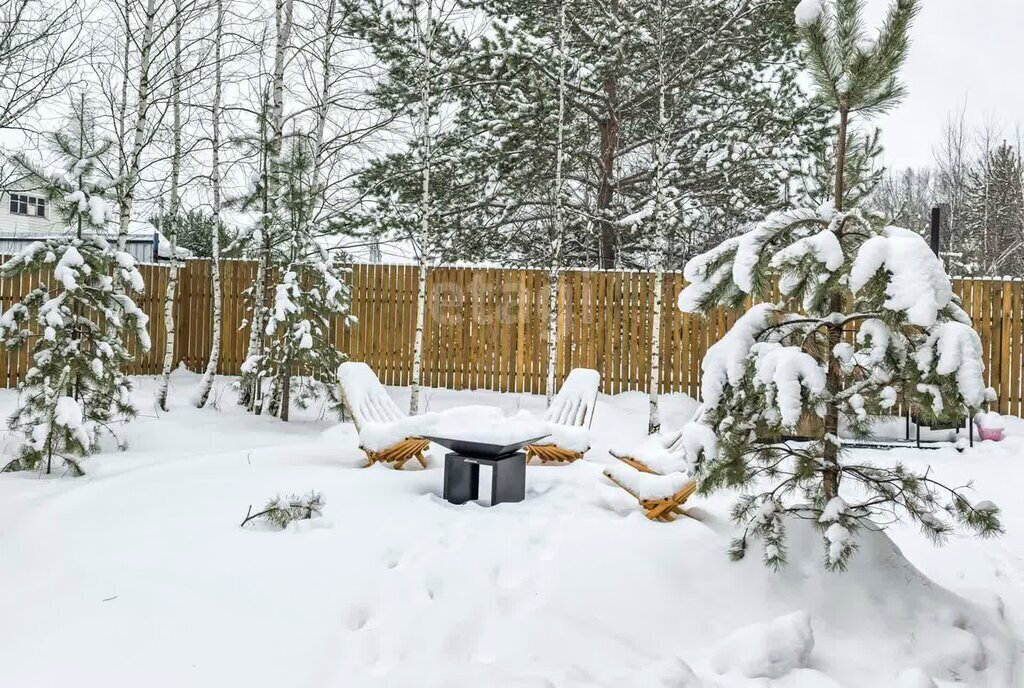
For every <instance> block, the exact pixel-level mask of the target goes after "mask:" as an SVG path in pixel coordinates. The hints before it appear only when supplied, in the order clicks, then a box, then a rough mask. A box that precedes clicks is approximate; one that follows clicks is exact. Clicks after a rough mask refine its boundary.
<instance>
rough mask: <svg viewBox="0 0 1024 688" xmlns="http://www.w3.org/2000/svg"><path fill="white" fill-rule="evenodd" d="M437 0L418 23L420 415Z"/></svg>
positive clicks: (415, 382) (415, 401)
mask: <svg viewBox="0 0 1024 688" xmlns="http://www.w3.org/2000/svg"><path fill="white" fill-rule="evenodd" d="M433 9H434V2H433V0H427V17H426V28H425V29H424V28H423V26H422V25H420V23H419V12H418V9H417V16H416V24H417V26H419V27H420V28H419V37H420V50H421V52H422V55H423V75H422V76H421V77H420V78H421V81H420V103H419V107H420V130H421V135H422V142H421V147H422V150H423V172H422V175H421V176H422V195H421V198H420V228H419V234H420V236H419V240H418V241H417V242H416V243H417V244H418V247H417V248H418V250H419V253H420V270H419V285H418V287H417V292H416V337H415V340H414V341H413V353H412V389H411V390H410V394H409V414H410V415H416V414H417V413H419V409H420V384H421V374H422V370H423V321H424V318H425V316H426V312H425V311H426V308H427V270H428V269H429V266H430V257H429V253H430V251H431V241H430V211H431V205H432V204H431V199H430V163H431V143H432V142H431V140H430V105H431V103H430V98H431V83H430V82H431V78H430V75H431V73H432V70H433V66H432V65H431V60H432V55H431V47H432V43H433V26H432V25H433Z"/></svg>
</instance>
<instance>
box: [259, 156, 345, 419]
mask: <svg viewBox="0 0 1024 688" xmlns="http://www.w3.org/2000/svg"><path fill="white" fill-rule="evenodd" d="M311 148H312V146H311V144H310V142H309V140H308V139H306V138H304V137H293V142H292V144H291V150H290V152H289V155H288V157H287V159H286V160H285V162H284V164H283V165H282V168H281V180H282V192H281V199H280V202H279V203H278V206H277V208H276V213H275V215H276V217H275V222H274V224H275V225H277V226H278V227H279V231H281V232H286V233H287V235H288V237H289V238H288V240H287V241H285V242H283V243H282V244H281V245H280V246H279V247H278V248H277V249H276V251H275V254H276V255H275V260H274V262H275V263H280V264H281V265H282V266H283V267H282V270H281V275H280V280H279V281H278V282H277V284H275V285H274V296H273V302H272V305H271V308H270V312H269V314H268V317H267V325H266V335H267V344H266V348H265V353H264V360H263V361H261V364H260V365H261V368H263V369H265V370H266V371H267V376H268V377H269V378H270V379H271V394H270V408H269V410H270V412H271V414H273V415H276V416H278V417H280V418H281V420H288V415H289V409H290V406H291V404H292V403H293V402H295V403H297V404H298V405H299V406H300V407H305V406H306V405H308V403H309V402H310V401H311V400H313V399H315V398H320V397H324V396H326V397H328V398H330V399H332V400H335V401H336V399H335V393H336V392H335V389H336V382H337V380H336V377H335V375H336V371H337V369H338V366H339V365H341V364H342V363H343V362H344V361H345V360H346V359H347V357H346V356H345V354H344V353H342V352H340V351H338V350H337V348H335V345H334V342H333V341H332V339H333V338H332V336H331V335H332V333H333V331H334V324H333V319H334V318H341V319H342V321H343V323H344V324H346V325H347V324H348V323H349V322H350V320H351V317H350V315H349V305H350V292H349V286H348V284H347V283H346V270H345V269H344V268H342V267H340V266H338V265H335V264H334V263H333V262H332V260H331V258H330V256H329V255H328V253H327V251H326V250H325V249H324V248H323V247H322V246H321V245H320V244H318V243H317V241H316V231H315V227H316V222H315V220H314V210H315V208H316V205H317V202H318V199H319V198H321V197H322V194H323V186H322V184H321V182H320V181H319V178H318V176H317V174H316V171H315V162H314V152H313V151H312V150H311ZM295 384H298V391H297V393H295V391H294V389H293V387H294V385H295Z"/></svg>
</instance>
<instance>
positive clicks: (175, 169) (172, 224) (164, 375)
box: [156, 0, 182, 411]
mask: <svg viewBox="0 0 1024 688" xmlns="http://www.w3.org/2000/svg"><path fill="white" fill-rule="evenodd" d="M181 21H182V19H181V0H175V2H174V56H173V58H172V59H173V64H172V67H171V69H172V73H171V110H172V120H173V121H172V124H171V127H172V132H171V134H172V137H173V141H172V144H171V146H172V150H171V194H170V195H171V198H170V205H169V212H168V219H169V223H168V236H167V239H168V241H169V242H170V244H171V262H170V274H169V275H168V278H167V291H166V293H165V294H164V330H165V332H166V335H167V336H166V347H165V349H164V361H163V369H162V370H161V371H160V385H159V386H158V387H157V392H156V403H157V406H158V407H159V408H160V410H161V411H167V410H168V409H167V389H168V387H169V386H170V381H171V370H172V369H173V368H174V353H175V351H174V348H175V339H176V334H177V333H176V330H175V327H174V301H175V295H176V294H177V292H178V255H177V251H178V212H179V211H180V206H181V199H180V190H179V188H178V187H179V183H180V180H181Z"/></svg>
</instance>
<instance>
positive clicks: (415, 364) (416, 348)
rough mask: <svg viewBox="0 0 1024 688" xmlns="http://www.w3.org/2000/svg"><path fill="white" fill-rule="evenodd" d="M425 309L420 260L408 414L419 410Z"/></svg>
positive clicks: (423, 268)
mask: <svg viewBox="0 0 1024 688" xmlns="http://www.w3.org/2000/svg"><path fill="white" fill-rule="evenodd" d="M426 310H427V262H426V261H425V260H420V269H419V279H418V281H417V287H416V336H415V338H414V339H413V347H412V350H413V355H412V390H411V394H410V395H409V415H413V416H415V415H416V414H417V413H419V411H420V378H421V374H422V368H423V317H424V314H425V312H426Z"/></svg>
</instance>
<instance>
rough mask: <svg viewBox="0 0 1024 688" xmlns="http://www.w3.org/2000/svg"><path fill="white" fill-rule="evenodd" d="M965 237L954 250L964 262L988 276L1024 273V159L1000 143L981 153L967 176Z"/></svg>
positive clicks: (1015, 151) (1017, 275) (1013, 149)
mask: <svg viewBox="0 0 1024 688" xmlns="http://www.w3.org/2000/svg"><path fill="white" fill-rule="evenodd" d="M964 206H965V207H964V220H965V222H964V224H965V230H966V231H965V235H966V236H965V237H964V241H963V243H962V245H961V246H959V247H957V248H958V250H959V251H963V252H965V253H966V254H967V256H966V261H964V262H966V263H969V264H971V265H973V266H977V267H976V270H977V272H978V273H979V274H984V275H988V276H993V277H996V276H999V275H1013V276H1014V277H1020V276H1024V257H1022V256H1024V162H1022V159H1021V153H1020V151H1019V150H1017V149H1015V148H1014V147H1013V146H1012V145H1009V144H1008V143H1007V142H1005V141H1003V142H1002V143H1000V144H998V145H996V146H994V147H993V148H992V149H991V150H983V151H982V160H981V161H980V162H979V163H978V164H977V165H975V166H974V169H973V170H971V172H970V173H969V175H968V181H967V189H966V194H965V204H964Z"/></svg>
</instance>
